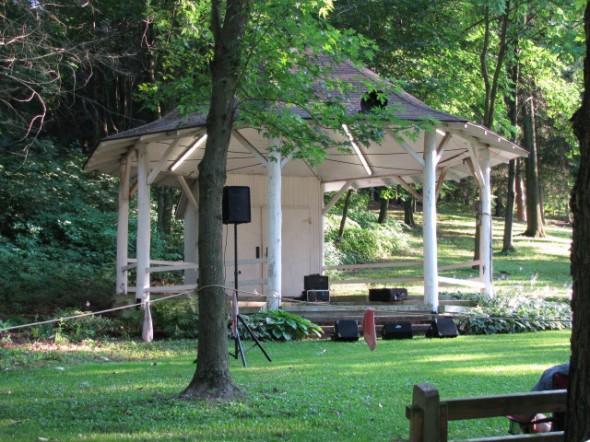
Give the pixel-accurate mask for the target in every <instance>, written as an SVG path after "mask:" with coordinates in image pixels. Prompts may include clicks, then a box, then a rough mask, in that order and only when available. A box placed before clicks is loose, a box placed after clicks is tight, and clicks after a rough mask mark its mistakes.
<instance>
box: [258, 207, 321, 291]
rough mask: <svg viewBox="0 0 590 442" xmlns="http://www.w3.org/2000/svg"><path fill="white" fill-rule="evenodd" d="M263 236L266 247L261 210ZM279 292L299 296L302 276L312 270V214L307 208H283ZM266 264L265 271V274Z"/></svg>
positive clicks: (265, 217) (265, 212) (265, 220)
mask: <svg viewBox="0 0 590 442" xmlns="http://www.w3.org/2000/svg"><path fill="white" fill-rule="evenodd" d="M263 212H264V213H263V218H262V224H263V236H262V237H263V240H264V241H265V244H264V250H265V253H266V251H267V247H266V235H267V231H268V229H267V225H268V219H267V211H266V209H265V210H264V211H263ZM281 230H282V258H283V259H282V278H281V279H282V284H281V292H282V296H287V297H298V296H300V295H301V292H302V291H303V277H304V276H305V275H309V274H310V273H311V269H312V266H311V262H312V257H311V253H312V249H313V248H312V247H311V244H312V241H313V238H312V237H311V232H312V229H311V216H310V212H309V209H307V208H283V226H282V229H281ZM266 272H267V269H266V265H265V266H264V275H265V277H267V273H266Z"/></svg>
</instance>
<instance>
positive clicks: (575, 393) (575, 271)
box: [565, 1, 590, 442]
mask: <svg viewBox="0 0 590 442" xmlns="http://www.w3.org/2000/svg"><path fill="white" fill-rule="evenodd" d="M584 29H585V37H586V57H585V59H584V92H583V95H582V103H581V106H580V108H579V109H578V110H577V111H576V113H575V114H574V116H573V118H572V123H573V129H574V133H575V135H576V137H577V138H578V140H579V143H580V168H579V169H578V175H577V178H576V183H575V185H574V188H573V190H572V193H571V199H570V207H571V210H572V215H573V240H572V251H571V273H572V277H573V295H572V310H573V326H572V338H571V345H572V352H571V366H570V387H569V390H568V407H567V408H568V413H567V425H566V431H565V440H567V441H575V442H578V441H585V440H588V439H590V383H588V379H590V358H589V357H588V354H589V353H590V272H588V269H590V1H588V2H587V3H586V10H585V13H584Z"/></svg>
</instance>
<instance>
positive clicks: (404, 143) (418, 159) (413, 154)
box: [400, 140, 424, 168]
mask: <svg viewBox="0 0 590 442" xmlns="http://www.w3.org/2000/svg"><path fill="white" fill-rule="evenodd" d="M400 146H401V147H402V148H403V149H404V150H405V151H406V153H407V154H408V155H410V156H411V157H412V158H414V160H416V162H417V163H418V164H419V165H420V167H422V168H424V158H422V157H421V156H420V155H419V154H418V152H416V151H415V150H414V148H413V147H412V146H410V145H409V144H408V142H407V141H406V140H402V141H401V142H400Z"/></svg>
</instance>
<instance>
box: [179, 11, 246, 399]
mask: <svg viewBox="0 0 590 442" xmlns="http://www.w3.org/2000/svg"><path fill="white" fill-rule="evenodd" d="M222 3H223V2H221V1H219V0H213V1H212V3H211V29H212V33H213V37H214V39H215V53H214V56H213V60H212V61H211V64H210V71H211V79H212V83H211V102H210V106H209V114H208V116H207V135H208V137H207V144H206V146H205V153H204V156H203V160H202V161H201V163H200V164H199V245H198V250H199V326H198V333H199V339H198V353H197V360H196V363H197V368H196V371H195V374H194V376H193V379H192V380H191V382H190V384H189V385H188V387H186V389H185V390H184V391H183V392H182V393H181V397H182V398H185V399H206V398H230V397H232V396H234V395H236V394H239V389H238V388H237V387H236V386H235V385H234V384H233V382H232V380H231V376H230V371H229V363H228V357H229V353H228V345H227V341H228V339H227V338H228V335H227V333H228V329H227V320H226V297H225V290H224V288H223V284H224V263H223V224H222V220H221V202H222V194H223V186H224V184H225V177H226V164H227V151H228V147H229V141H230V137H231V131H232V128H233V123H234V119H235V112H236V106H237V104H236V100H235V92H236V88H237V85H238V78H239V72H240V64H241V63H240V58H241V53H242V47H241V40H242V36H243V33H244V29H245V26H246V23H247V20H248V16H249V7H250V4H249V2H248V1H246V0H233V1H232V0H228V1H227V2H226V4H225V5H222ZM224 11H225V17H224V16H223V15H224Z"/></svg>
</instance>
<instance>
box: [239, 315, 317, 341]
mask: <svg viewBox="0 0 590 442" xmlns="http://www.w3.org/2000/svg"><path fill="white" fill-rule="evenodd" d="M247 321H248V326H249V327H250V328H251V329H252V330H253V331H254V332H255V334H256V336H257V337H258V338H259V339H274V340H277V341H291V340H297V339H304V338H307V337H310V336H315V337H319V336H321V333H322V329H321V328H320V326H319V325H317V324H314V323H313V322H311V321H310V320H309V319H305V318H302V317H301V316H298V315H295V314H293V313H289V312H287V311H284V310H268V311H265V312H261V313H255V314H253V315H250V316H248V317H247ZM241 335H242V336H244V337H246V338H247V337H248V334H246V333H242V334H241Z"/></svg>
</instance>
